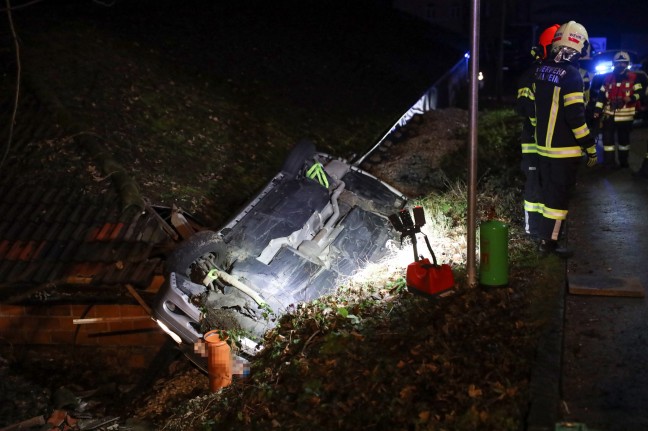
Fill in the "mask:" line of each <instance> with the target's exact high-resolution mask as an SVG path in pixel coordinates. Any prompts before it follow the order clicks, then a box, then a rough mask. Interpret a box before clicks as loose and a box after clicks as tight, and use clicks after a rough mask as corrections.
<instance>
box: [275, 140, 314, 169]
mask: <svg viewBox="0 0 648 431" xmlns="http://www.w3.org/2000/svg"><path fill="white" fill-rule="evenodd" d="M315 152H316V148H315V144H313V143H312V142H311V141H309V140H307V139H302V140H301V141H299V142H297V144H296V145H295V146H294V147H293V149H292V150H290V153H289V154H288V157H286V161H284V164H283V167H282V168H281V171H282V172H285V173H287V174H289V175H297V174H298V173H299V171H300V170H301V169H302V168H303V167H304V162H305V161H306V160H308V159H310V158H312V157H313V156H314V155H315Z"/></svg>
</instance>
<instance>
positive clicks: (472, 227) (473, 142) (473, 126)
mask: <svg viewBox="0 0 648 431" xmlns="http://www.w3.org/2000/svg"><path fill="white" fill-rule="evenodd" d="M479 1H480V0H471V2H472V10H471V16H470V19H471V33H470V44H471V47H470V52H471V55H470V102H469V120H468V121H469V124H468V129H469V131H470V132H469V136H470V142H469V145H468V148H469V150H468V228H467V229H468V231H467V236H468V237H467V241H466V242H467V244H468V250H467V252H466V255H467V258H466V267H467V270H468V274H467V275H468V284H469V286H470V287H475V286H476V285H477V269H476V268H477V265H476V262H477V259H476V257H475V255H476V248H477V241H476V236H477V224H476V222H475V213H476V208H477V197H476V196H477V115H478V106H477V105H478V103H477V102H478V81H477V76H478V74H479Z"/></svg>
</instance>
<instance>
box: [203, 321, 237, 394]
mask: <svg viewBox="0 0 648 431" xmlns="http://www.w3.org/2000/svg"><path fill="white" fill-rule="evenodd" d="M218 332H219V331H218V330H213V331H209V332H207V333H205V335H203V339H204V340H205V343H206V344H207V361H208V367H207V371H208V373H209V389H210V390H211V391H212V392H217V391H218V390H219V389H221V388H224V387H226V386H229V385H230V384H231V383H232V351H231V349H230V346H229V345H228V344H227V342H226V341H225V340H221V337H220V335H219V333H218Z"/></svg>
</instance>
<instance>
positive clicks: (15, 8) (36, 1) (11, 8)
mask: <svg viewBox="0 0 648 431" xmlns="http://www.w3.org/2000/svg"><path fill="white" fill-rule="evenodd" d="M42 1H43V0H32V1H30V2H27V3H23V4H20V5H18V6H11V4H10V2H8V1H7V2H6V4H7V6H6V7H5V9H2V12H9V11H12V10H18V9H22V8H24V7H27V6H32V5H35V4H36V3H40V2H42Z"/></svg>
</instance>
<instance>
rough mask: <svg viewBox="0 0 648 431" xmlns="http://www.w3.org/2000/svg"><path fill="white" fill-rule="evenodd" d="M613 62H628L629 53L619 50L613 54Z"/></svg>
mask: <svg viewBox="0 0 648 431" xmlns="http://www.w3.org/2000/svg"><path fill="white" fill-rule="evenodd" d="M612 62H614V63H628V64H629V63H630V55H628V53H627V52H625V51H619V52H617V53H616V54H614V59H613V60H612Z"/></svg>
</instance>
